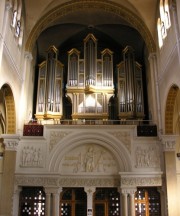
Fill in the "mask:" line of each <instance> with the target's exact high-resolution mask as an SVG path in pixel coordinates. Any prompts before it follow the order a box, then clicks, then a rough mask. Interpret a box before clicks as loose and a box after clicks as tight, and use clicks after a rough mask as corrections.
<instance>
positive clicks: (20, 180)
mask: <svg viewBox="0 0 180 216" xmlns="http://www.w3.org/2000/svg"><path fill="white" fill-rule="evenodd" d="M15 185H18V186H44V187H118V186H119V179H114V178H111V179H110V178H106V177H102V178H86V177H84V178H83V177H82V178H70V177H42V176H36V177H34V176H33V177H32V176H15Z"/></svg>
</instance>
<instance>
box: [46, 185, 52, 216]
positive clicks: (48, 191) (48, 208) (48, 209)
mask: <svg viewBox="0 0 180 216" xmlns="http://www.w3.org/2000/svg"><path fill="white" fill-rule="evenodd" d="M45 193H46V205H45V215H46V216H51V189H49V188H45Z"/></svg>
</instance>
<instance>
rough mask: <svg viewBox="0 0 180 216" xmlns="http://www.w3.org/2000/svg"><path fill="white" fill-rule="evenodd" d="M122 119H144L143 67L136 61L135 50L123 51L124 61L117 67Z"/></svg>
mask: <svg viewBox="0 0 180 216" xmlns="http://www.w3.org/2000/svg"><path fill="white" fill-rule="evenodd" d="M117 71H118V103H119V118H120V119H143V117H144V102H143V84H142V67H141V65H140V64H139V63H137V62H136V61H135V59H134V50H133V49H132V47H130V46H127V47H126V48H125V49H124V50H123V61H122V62H121V63H120V64H118V65H117Z"/></svg>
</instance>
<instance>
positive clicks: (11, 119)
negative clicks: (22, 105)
mask: <svg viewBox="0 0 180 216" xmlns="http://www.w3.org/2000/svg"><path fill="white" fill-rule="evenodd" d="M0 92H1V96H2V100H1V108H2V109H3V110H2V112H1V114H2V119H3V122H4V124H3V128H4V129H3V130H4V131H3V133H6V134H15V133H16V112H15V102H14V96H13V93H12V90H11V88H10V86H9V85H8V84H4V85H3V86H2V88H1V90H0ZM0 111H1V110H0Z"/></svg>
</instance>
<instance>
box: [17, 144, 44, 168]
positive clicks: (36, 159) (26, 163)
mask: <svg viewBox="0 0 180 216" xmlns="http://www.w3.org/2000/svg"><path fill="white" fill-rule="evenodd" d="M42 162H43V156H42V150H41V148H39V147H33V146H32V147H29V146H25V147H24V148H23V149H22V152H21V161H20V166H21V167H42V166H43V164H42Z"/></svg>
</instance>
